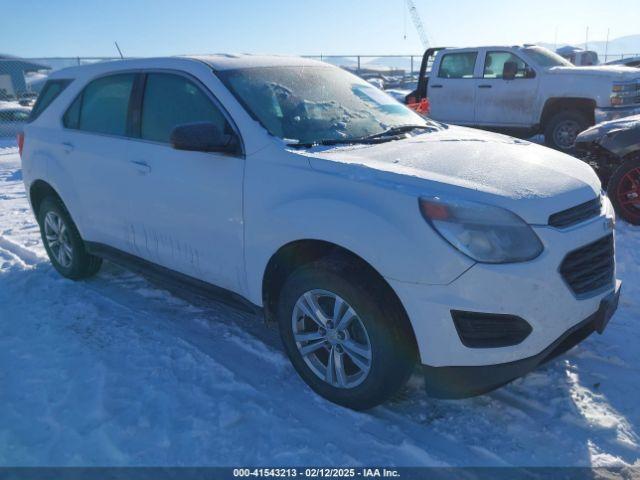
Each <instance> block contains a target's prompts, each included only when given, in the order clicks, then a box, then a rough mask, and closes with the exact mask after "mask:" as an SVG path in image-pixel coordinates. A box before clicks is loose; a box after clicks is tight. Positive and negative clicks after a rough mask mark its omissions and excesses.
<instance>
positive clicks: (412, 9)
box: [405, 0, 431, 50]
mask: <svg viewBox="0 0 640 480" xmlns="http://www.w3.org/2000/svg"><path fill="white" fill-rule="evenodd" d="M405 2H406V4H407V8H408V9H409V14H410V15H411V20H413V25H414V26H415V27H416V30H417V31H418V36H419V37H420V41H421V42H422V46H423V47H424V48H425V50H426V49H427V48H429V44H430V43H431V42H429V37H428V36H427V31H426V30H425V29H424V25H423V24H422V20H421V19H420V14H419V13H418V9H417V8H416V5H415V3H413V0H405Z"/></svg>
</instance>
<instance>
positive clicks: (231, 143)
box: [171, 122, 239, 153]
mask: <svg viewBox="0 0 640 480" xmlns="http://www.w3.org/2000/svg"><path fill="white" fill-rule="evenodd" d="M171 146H172V147H173V148H175V149H176V150H188V151H191V152H220V153H237V152H238V146H239V142H238V138H237V137H236V136H235V135H233V134H231V135H229V134H226V133H223V132H222V131H221V130H220V128H219V127H218V126H217V125H216V124H215V123H212V122H195V123H185V124H184V125H178V126H177V127H175V128H174V129H173V131H172V132H171Z"/></svg>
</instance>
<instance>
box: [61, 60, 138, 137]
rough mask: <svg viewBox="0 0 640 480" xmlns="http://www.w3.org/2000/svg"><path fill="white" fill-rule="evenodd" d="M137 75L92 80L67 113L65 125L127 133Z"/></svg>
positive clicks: (87, 129) (91, 130)
mask: <svg viewBox="0 0 640 480" xmlns="http://www.w3.org/2000/svg"><path fill="white" fill-rule="evenodd" d="M135 77H136V75H135V74H133V73H124V74H116V75H110V76H108V77H102V78H99V79H97V80H94V81H93V82H91V83H89V85H87V86H86V87H85V88H84V90H83V91H82V93H81V94H80V95H79V96H78V98H76V99H75V100H74V102H73V103H72V104H71V106H70V107H69V109H68V110H67V112H66V113H65V115H64V120H63V122H64V125H65V126H66V127H67V128H75V129H78V130H82V131H86V132H93V133H101V134H106V135H117V136H126V135H127V121H128V116H129V100H130V98H131V92H132V90H133V84H134V80H135Z"/></svg>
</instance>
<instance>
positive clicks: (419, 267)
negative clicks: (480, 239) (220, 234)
mask: <svg viewBox="0 0 640 480" xmlns="http://www.w3.org/2000/svg"><path fill="white" fill-rule="evenodd" d="M295 157H297V158H293V159H292V158H288V159H287V160H285V161H281V162H273V161H271V162H269V161H261V160H259V159H258V158H251V159H250V160H249V162H250V164H248V165H247V173H246V177H245V182H246V183H245V222H246V224H245V260H246V270H247V283H248V285H247V290H248V292H247V293H248V295H249V298H250V300H251V301H253V302H254V303H256V304H262V279H263V276H264V272H265V270H266V267H267V264H268V262H269V260H270V259H271V257H272V256H273V255H274V254H275V253H276V252H277V251H278V250H279V249H280V248H281V247H282V246H284V245H286V244H288V243H290V242H293V241H296V240H305V239H307V240H322V241H325V242H329V243H333V244H335V245H338V246H340V247H343V248H345V249H347V250H350V251H351V252H353V253H354V254H356V255H358V256H359V257H361V258H362V259H364V260H365V261H366V262H368V263H369V264H370V265H371V266H372V267H373V268H375V269H376V270H377V271H378V272H379V273H380V274H381V275H383V276H384V277H387V278H389V279H394V280H399V281H404V282H412V283H423V284H447V283H450V282H451V281H453V280H454V279H455V278H457V277H458V276H459V275H460V274H461V273H463V272H464V271H465V270H467V269H468V268H469V267H470V266H471V265H472V264H473V262H472V261H471V260H470V259H468V258H467V257H465V256H463V255H462V254H460V253H458V252H457V251H455V250H454V249H453V248H452V247H451V246H449V245H448V244H447V243H446V242H444V241H443V240H442V239H441V238H440V237H439V236H438V235H437V234H436V233H435V232H434V231H433V230H432V229H431V227H430V226H429V225H428V224H427V223H426V222H425V221H424V220H423V218H422V217H421V215H420V212H419V209H418V199H417V197H416V196H414V195H413V194H410V193H409V192H406V191H404V190H402V189H397V188H393V187H392V186H390V185H386V186H385V185H383V184H380V183H369V182H366V181H356V180H354V179H351V178H349V177H346V176H342V175H337V174H329V173H326V172H319V171H317V170H314V169H312V168H310V167H309V164H308V162H307V161H306V159H303V158H300V157H298V156H295ZM290 161H293V162H295V163H290ZM279 185H286V188H279V187H278V186H279Z"/></svg>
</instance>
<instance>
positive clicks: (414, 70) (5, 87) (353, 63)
mask: <svg viewBox="0 0 640 480" xmlns="http://www.w3.org/2000/svg"><path fill="white" fill-rule="evenodd" d="M633 57H636V59H637V61H638V64H640V53H636V54H629V53H627V54H619V53H608V54H607V55H606V56H605V55H603V56H601V57H600V59H601V62H602V63H607V62H611V61H621V60H625V59H630V58H633ZM307 58H313V59H317V60H321V61H324V62H327V63H331V64H333V65H336V66H339V67H341V68H344V69H346V70H349V71H350V72H353V73H355V74H356V75H359V76H360V77H362V78H364V79H365V80H368V81H369V82H371V83H372V84H374V85H376V86H378V87H380V88H384V89H386V90H388V91H389V92H390V93H391V94H394V95H396V96H397V97H398V98H401V97H403V96H404V94H405V93H407V91H410V90H413V89H414V88H415V86H416V83H417V80H418V72H419V71H420V63H421V61H422V54H415V55H310V56H307ZM110 60H119V57H42V58H19V57H13V56H10V55H0V137H10V136H14V135H15V134H16V133H17V132H18V131H20V129H21V128H22V125H23V124H24V122H25V121H26V119H27V118H28V115H29V112H30V110H31V107H32V106H33V103H34V102H35V100H36V98H37V96H38V93H39V92H40V89H41V88H42V85H43V84H44V82H45V81H46V79H47V77H48V76H49V74H50V73H51V72H53V71H56V70H60V69H62V68H66V67H72V66H78V65H86V64H90V63H96V62H105V61H110Z"/></svg>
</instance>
